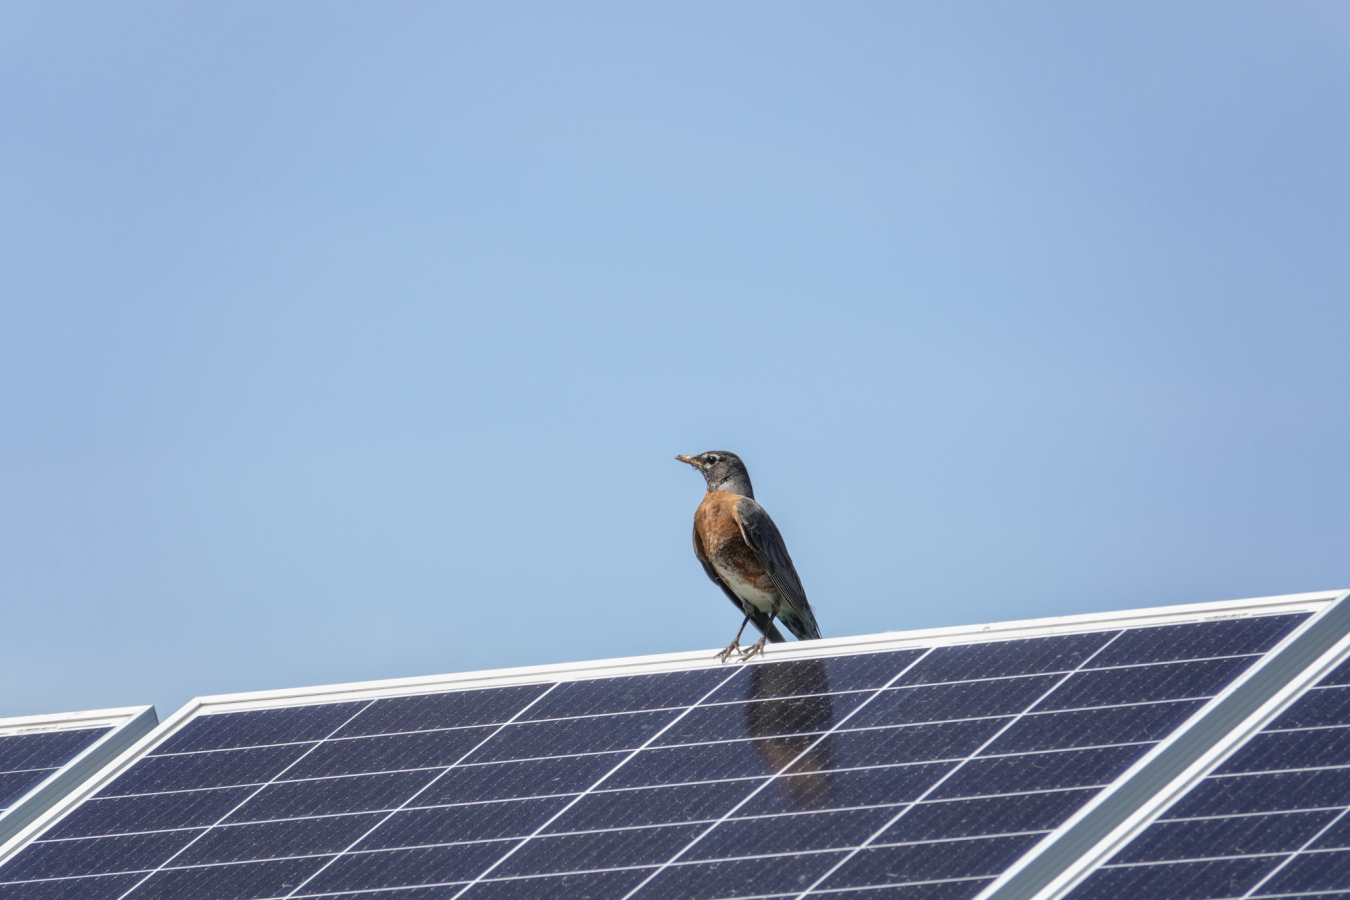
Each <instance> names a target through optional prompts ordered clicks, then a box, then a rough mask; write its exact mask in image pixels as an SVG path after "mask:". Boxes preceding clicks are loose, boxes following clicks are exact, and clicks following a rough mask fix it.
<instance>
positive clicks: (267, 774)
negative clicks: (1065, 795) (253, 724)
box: [103, 744, 315, 796]
mask: <svg viewBox="0 0 1350 900" xmlns="http://www.w3.org/2000/svg"><path fill="white" fill-rule="evenodd" d="M314 746H315V745H314V744H283V745H280V746H274V747H251V748H248V749H245V750H211V751H207V752H202V753H183V754H177V755H173V756H150V757H146V758H145V759H143V760H141V761H140V762H138V763H137V764H136V765H134V766H132V767H131V768H130V769H129V770H127V771H126V772H124V773H122V774H121V775H120V776H119V777H118V778H117V779H116V780H115V781H114V782H113V783H112V784H110V785H109V786H108V787H107V788H105V789H104V791H103V796H110V795H115V794H152V793H161V792H164V791H183V790H192V789H197V788H210V787H229V786H231V785H236V784H255V785H256V784H263V783H265V782H268V781H270V780H272V779H273V778H274V777H276V776H277V775H279V774H281V772H282V771H283V770H285V769H286V767H287V766H289V765H290V764H291V763H293V762H295V760H297V759H299V758H300V756H301V755H302V754H303V753H304V752H305V751H306V750H309V749H310V748H312V747H314Z"/></svg>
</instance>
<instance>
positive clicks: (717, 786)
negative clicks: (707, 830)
mask: <svg viewBox="0 0 1350 900" xmlns="http://www.w3.org/2000/svg"><path fill="white" fill-rule="evenodd" d="M760 784H763V782H762V781H759V780H746V781H713V782H706V783H703V784H681V785H675V786H673V787H660V788H637V789H633V790H622V791H597V792H595V793H591V794H587V795H586V796H585V797H582V798H581V799H580V800H578V801H577V802H576V805H575V806H573V807H571V808H570V809H568V810H567V812H565V813H563V814H562V815H561V816H559V817H558V818H557V820H556V821H554V822H551V823H550V824H549V826H548V829H547V830H548V831H549V832H553V833H559V832H564V831H587V830H591V829H597V828H624V827H629V826H634V825H664V824H676V823H680V822H697V821H700V820H703V821H706V820H711V819H717V818H720V817H721V816H723V815H725V814H726V813H727V812H729V811H730V810H731V808H732V807H734V806H735V805H736V804H737V803H739V802H741V801H742V800H744V799H745V798H746V797H747V796H749V795H750V792H751V791H753V790H754V789H755V788H756V787H757V786H758V785H760Z"/></svg>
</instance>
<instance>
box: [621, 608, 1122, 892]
mask: <svg viewBox="0 0 1350 900" xmlns="http://www.w3.org/2000/svg"><path fill="white" fill-rule="evenodd" d="M1109 634H1112V633H1111V632H1106V634H1105V635H1102V634H1099V635H1098V636H1100V637H1101V643H1100V644H1098V646H1097V647H1096V648H1095V649H1094V650H1093V652H1092V653H1090V654H1087V655H1086V656H1085V657H1084V658H1082V659H1080V660H1079V663H1078V665H1077V666H1074V667H1072V668H1068V669H1065V670H1064V671H1063V674H1062V677H1061V679H1060V680H1061V681H1062V680H1063V678H1067V677H1069V676H1070V675H1072V674H1073V672H1074V671H1076V670H1077V669H1079V668H1081V667H1082V666H1083V665H1085V664H1086V662H1087V660H1088V659H1091V658H1093V657H1095V655H1096V654H1097V653H1099V652H1100V651H1101V650H1102V649H1103V648H1104V647H1105V646H1106V645H1107V644H1109V642H1110V640H1113V639H1114V637H1109V638H1108V637H1106V635H1109ZM1085 636H1086V637H1092V636H1093V635H1092V634H1091V633H1089V634H1088V635H1085ZM1010 643H1016V642H1010ZM1028 646H1030V645H1028ZM932 649H933V648H929V652H931V651H932ZM927 656H928V653H925V655H924V658H926V657H927ZM921 661H922V659H915V660H914V661H913V662H911V664H910V665H909V666H906V667H905V668H904V669H903V670H902V671H900V672H898V673H897V674H896V675H895V676H893V677H892V678H891V679H890V680H889V681H888V682H887V683H886V684H885V685H884V686H883V687H882V688H881V689H880V690H878V691H877V693H876V694H875V695H873V697H872V698H869V700H868V701H867V702H866V703H864V704H863V705H862V706H860V707H858V709H855V710H853V711H852V712H850V713H849V714H848V715H847V716H845V717H844V718H843V719H841V720H840V722H839V723H837V724H836V725H835V726H834V728H832V729H831V730H830V731H829V732H827V733H826V734H824V735H822V736H820V737H819V738H818V739H817V740H816V741H814V742H813V743H812V745H811V746H810V747H808V748H806V749H805V750H804V751H803V752H802V753H801V754H800V756H802V757H805V756H807V755H808V754H810V753H811V752H813V750H814V748H815V747H817V746H819V745H820V744H821V743H822V742H824V741H826V740H828V739H829V738H830V737H831V736H833V735H837V734H839V733H843V732H845V731H846V729H845V726H846V725H847V724H848V722H849V720H850V719H852V717H853V716H854V715H856V714H859V713H860V712H861V711H862V710H864V709H865V708H866V706H867V703H870V702H872V700H873V699H875V697H879V696H881V695H882V694H883V693H885V692H887V691H888V690H889V689H891V688H892V687H894V685H895V684H896V682H898V681H900V680H901V679H903V678H905V677H906V676H907V675H908V673H909V672H910V671H911V670H912V669H913V668H914V667H915V666H918V665H919V664H920V663H921ZM978 680H986V681H987V680H990V679H978ZM959 683H961V681H960V680H958V681H955V682H948V683H947V684H959ZM1028 699H1031V698H1028ZM906 721H908V720H906ZM1000 733H1001V732H1000ZM791 768H792V767H791V766H785V767H784V768H783V769H781V770H780V771H781V772H788V771H790V770H791ZM952 771H954V770H952ZM947 774H948V775H949V774H951V772H950V771H949V772H948V773H947ZM944 780H945V776H944V777H943V778H942V779H939V781H938V782H937V783H936V784H934V785H933V786H932V788H930V790H932V789H935V788H936V786H937V784H940V783H941V782H942V781H944ZM770 783H771V780H770V781H766V782H764V784H763V785H761V787H760V788H758V789H757V790H756V791H755V792H754V794H752V795H751V796H749V797H746V798H745V799H744V800H743V801H742V802H741V803H740V804H738V805H737V806H736V808H734V809H733V810H731V811H729V812H728V813H727V814H726V815H725V816H723V817H722V819H720V820H719V821H718V822H716V823H714V824H713V825H712V826H710V827H709V828H708V829H705V830H704V831H702V832H701V833H700V834H699V835H698V836H697V837H696V838H695V840H694V841H692V842H691V843H690V844H689V845H687V846H686V847H684V848H682V849H681V850H680V851H679V852H678V853H677V854H675V855H674V856H672V857H671V858H670V859H668V860H667V861H666V862H665V863H664V864H663V865H662V866H661V867H660V869H659V870H657V871H655V872H653V873H652V874H651V875H650V876H649V877H648V878H646V879H644V881H643V882H642V883H641V884H639V885H638V886H637V887H636V888H635V889H634V890H633V891H632V892H630V894H629V895H628V896H629V897H632V896H635V895H637V894H639V892H640V891H642V890H643V889H644V888H646V887H647V886H648V885H649V884H651V883H652V882H653V880H654V879H655V878H657V877H658V876H659V875H660V874H661V872H663V871H666V870H667V869H669V868H670V867H671V866H673V865H678V864H679V860H680V859H681V857H683V856H684V855H686V854H688V853H689V852H690V851H691V850H692V849H696V845H697V844H698V843H699V842H701V841H703V840H705V839H706V838H707V837H708V835H709V834H715V833H717V831H716V829H717V828H718V827H726V823H727V822H729V821H730V820H731V818H732V817H733V816H734V815H735V813H736V812H737V811H739V810H740V809H742V808H743V807H744V806H745V805H746V804H748V803H750V802H751V801H753V800H754V797H755V795H757V794H758V793H759V792H760V791H762V790H764V789H765V788H766V787H767V786H768V784H770ZM893 805H894V804H888V806H893ZM901 808H904V807H903V806H902V807H901ZM895 818H899V817H898V816H896V817H894V818H892V817H887V820H888V821H887V824H889V822H891V821H894V819H895ZM744 821H745V820H742V823H743V822H744ZM885 827H886V825H883V827H882V829H881V830H883V831H884V830H885ZM820 852H821V853H824V852H826V851H820ZM793 855H794V856H803V855H808V854H802V853H800V852H799V853H795V854H793ZM846 861H847V860H846V859H845V860H842V861H841V862H840V865H842V864H843V862H846ZM834 868H837V866H836V867H834ZM833 870H834V869H833V868H831V869H830V871H833ZM829 874H830V872H826V873H825V875H824V876H822V878H824V877H828V875H829ZM819 880H820V879H818V880H817V882H818V881H819ZM798 893H799V892H797V891H794V892H793V893H791V894H787V895H784V896H796V895H797V894H798ZM737 896H743V895H741V894H738V895H737Z"/></svg>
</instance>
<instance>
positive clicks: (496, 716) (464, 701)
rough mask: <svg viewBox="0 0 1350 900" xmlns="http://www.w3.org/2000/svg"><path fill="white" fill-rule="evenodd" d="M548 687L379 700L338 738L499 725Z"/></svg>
mask: <svg viewBox="0 0 1350 900" xmlns="http://www.w3.org/2000/svg"><path fill="white" fill-rule="evenodd" d="M549 687H550V685H546V684H531V685H524V686H522V687H505V688H487V689H485V690H477V691H451V692H449V693H444V694H418V695H416V696H412V697H390V698H387V699H383V700H376V701H375V702H373V703H371V704H370V705H369V706H367V707H366V708H365V709H363V710H361V714H360V715H359V716H357V717H356V718H354V719H352V721H351V722H349V723H347V724H346V725H344V726H343V728H342V730H341V731H339V732H338V733H337V736H338V737H353V736H357V735H369V734H395V733H397V732H400V731H427V730H429V729H433V728H454V727H464V726H468V725H491V724H499V723H501V722H507V721H510V719H511V718H512V717H513V716H515V715H516V714H517V713H519V712H520V711H521V710H523V709H525V708H526V706H528V705H529V704H530V703H532V702H534V701H535V700H537V699H538V698H539V697H540V696H542V695H543V694H544V692H545V691H547V690H548V688H549Z"/></svg>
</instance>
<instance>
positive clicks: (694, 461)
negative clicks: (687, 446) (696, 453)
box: [675, 456, 703, 469]
mask: <svg viewBox="0 0 1350 900" xmlns="http://www.w3.org/2000/svg"><path fill="white" fill-rule="evenodd" d="M675 458H676V459H678V460H679V461H680V462H684V463H689V465H691V466H693V467H694V468H695V469H701V468H703V464H702V463H700V462H699V461H698V460H697V459H694V457H692V456H677V457H675Z"/></svg>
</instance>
